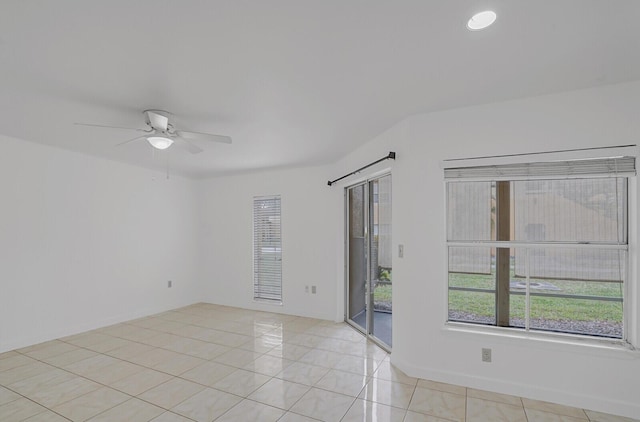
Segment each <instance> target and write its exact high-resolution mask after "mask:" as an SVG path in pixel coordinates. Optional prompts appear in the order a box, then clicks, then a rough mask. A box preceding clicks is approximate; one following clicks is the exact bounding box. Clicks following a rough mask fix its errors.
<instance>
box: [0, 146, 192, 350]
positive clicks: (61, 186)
mask: <svg viewBox="0 0 640 422" xmlns="http://www.w3.org/2000/svg"><path fill="white" fill-rule="evenodd" d="M0 146H1V147H2V148H1V152H0V352H2V351H6V350H11V349H14V348H17V347H22V346H26V345H29V344H33V343H38V342H41V341H45V340H49V339H52V338H58V337H61V336H64V335H69V334H72V333H76V332H80V331H84V330H87V329H92V328H95V327H99V326H104V325H108V324H110V323H114V322H118V321H122V320H127V319H131V318H134V317H137V316H142V315H147V314H151V313H155V312H160V311H163V310H166V309H172V308H175V307H179V306H183V305H187V304H190V303H194V302H196V301H198V300H200V299H201V294H200V290H199V283H198V281H199V280H198V277H197V276H198V254H197V235H198V232H197V217H198V213H197V209H196V193H195V182H194V181H191V180H187V179H183V178H180V177H172V178H171V179H170V180H167V179H166V177H165V175H164V174H162V173H154V172H152V171H150V170H145V169H140V168H135V167H131V166H129V165H125V164H120V163H115V162H111V161H107V160H102V159H98V158H94V157H90V156H87V155H82V154H78V153H74V152H70V151H65V150H62V149H57V148H51V147H47V146H43V145H39V144H35V143H31V142H26V141H22V140H16V139H11V138H7V137H0ZM167 280H172V281H173V287H172V288H171V289H169V288H167Z"/></svg>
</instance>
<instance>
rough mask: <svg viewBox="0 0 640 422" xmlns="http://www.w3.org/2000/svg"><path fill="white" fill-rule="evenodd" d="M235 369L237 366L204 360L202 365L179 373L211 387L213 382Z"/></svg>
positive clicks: (185, 377) (182, 376)
mask: <svg viewBox="0 0 640 422" xmlns="http://www.w3.org/2000/svg"><path fill="white" fill-rule="evenodd" d="M235 371H237V368H235V367H233V366H228V365H223V364H221V363H217V362H205V363H203V364H202V365H200V366H196V367H195V368H193V369H191V370H189V371H187V372H185V373H184V374H182V375H180V377H181V378H184V379H188V380H190V381H193V382H197V383H199V384H202V385H207V386H209V387H211V386H212V385H213V384H215V383H216V382H218V381H220V380H221V379H222V378H224V377H226V376H227V375H229V374H231V373H232V372H235Z"/></svg>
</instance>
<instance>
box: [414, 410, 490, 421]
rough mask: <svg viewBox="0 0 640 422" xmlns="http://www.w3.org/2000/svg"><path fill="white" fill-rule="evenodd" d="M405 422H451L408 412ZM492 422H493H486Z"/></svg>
mask: <svg viewBox="0 0 640 422" xmlns="http://www.w3.org/2000/svg"><path fill="white" fill-rule="evenodd" d="M403 422H451V421H450V420H449V419H442V418H438V417H436V416H431V415H425V414H424V413H417V412H412V411H410V410H407V415H406V416H405V417H404V421H403ZM485 422H492V421H485Z"/></svg>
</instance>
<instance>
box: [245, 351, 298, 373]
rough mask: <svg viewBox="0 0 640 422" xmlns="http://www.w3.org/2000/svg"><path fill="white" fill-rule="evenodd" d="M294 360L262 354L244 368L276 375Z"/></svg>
mask: <svg viewBox="0 0 640 422" xmlns="http://www.w3.org/2000/svg"><path fill="white" fill-rule="evenodd" d="M293 362H294V361H292V360H287V359H282V358H279V357H276V356H270V355H262V356H260V357H259V358H258V359H256V360H254V361H253V362H250V363H248V364H247V365H246V366H244V367H243V368H242V369H246V370H247V371H254V372H258V373H260V374H264V375H269V376H271V377H272V376H274V375H277V374H278V373H280V372H282V370H283V369H284V368H286V367H287V366H289V365H291V364H292V363H293Z"/></svg>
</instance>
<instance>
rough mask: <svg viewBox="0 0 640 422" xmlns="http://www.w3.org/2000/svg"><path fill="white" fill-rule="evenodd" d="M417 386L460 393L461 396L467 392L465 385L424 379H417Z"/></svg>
mask: <svg viewBox="0 0 640 422" xmlns="http://www.w3.org/2000/svg"><path fill="white" fill-rule="evenodd" d="M418 387H421V388H430V389H432V390H438V391H444V392H446V393H453V394H460V395H462V396H464V395H466V394H467V388H466V387H463V386H460V385H454V384H447V383H444V382H437V381H429V380H424V379H418Z"/></svg>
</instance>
